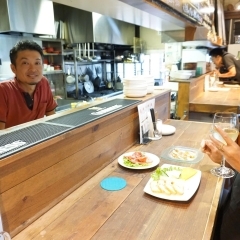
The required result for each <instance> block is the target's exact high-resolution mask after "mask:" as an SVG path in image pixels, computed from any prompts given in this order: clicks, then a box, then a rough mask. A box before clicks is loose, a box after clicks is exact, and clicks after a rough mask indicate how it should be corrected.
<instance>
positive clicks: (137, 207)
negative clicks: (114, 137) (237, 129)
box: [13, 120, 222, 240]
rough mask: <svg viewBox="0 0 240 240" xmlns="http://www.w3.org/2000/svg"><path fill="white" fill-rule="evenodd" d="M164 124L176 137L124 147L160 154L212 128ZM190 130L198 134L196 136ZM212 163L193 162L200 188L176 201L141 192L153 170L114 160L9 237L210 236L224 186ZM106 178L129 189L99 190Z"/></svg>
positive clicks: (191, 143) (194, 142) (195, 142)
mask: <svg viewBox="0 0 240 240" xmlns="http://www.w3.org/2000/svg"><path fill="white" fill-rule="evenodd" d="M167 123H169V124H171V125H174V126H175V127H176V129H177V130H176V133H175V134H174V135H170V136H163V138H162V139H161V140H159V141H153V142H151V143H149V144H148V145H135V146H133V147H131V148H130V149H128V151H134V150H141V151H146V152H151V153H153V154H156V155H158V156H160V154H161V152H162V150H164V149H165V148H167V147H169V146H171V145H175V146H177V145H181V146H188V147H194V148H199V146H200V142H201V140H202V139H203V138H206V137H207V136H208V134H209V132H210V128H211V124H208V123H199V122H190V121H174V120H168V121H167ZM193 132H195V133H197V134H195V135H194V138H193V135H192V134H193ZM164 163H170V164H174V163H173V162H169V161H165V160H163V159H161V161H160V165H162V164H164ZM175 164H176V163H175ZM177 165H180V164H177ZM182 165H183V166H189V165H188V164H182ZM214 165H215V164H214V163H213V162H211V161H210V160H209V158H208V157H207V156H205V157H204V158H203V159H202V160H201V161H200V162H199V163H197V164H192V165H191V167H194V168H196V169H199V170H201V171H202V178H201V182H200V185H199V188H198V190H197V192H196V193H195V194H194V196H193V197H192V198H191V199H190V200H189V201H186V202H178V201H168V200H163V199H160V198H155V197H152V196H150V195H148V194H146V193H144V192H143V189H144V187H145V185H146V183H147V182H148V180H149V178H150V174H151V172H152V171H154V169H155V168H154V169H149V170H131V169H127V168H123V167H121V166H119V165H118V163H117V159H116V160H114V161H113V162H111V163H110V164H109V165H107V166H106V167H105V168H103V169H102V170H101V171H99V172H98V173H96V174H95V175H94V176H92V177H91V178H90V179H89V180H88V181H87V182H85V183H84V184H83V185H81V186H80V187H78V188H77V189H76V190H75V191H74V192H72V193H71V194H70V195H68V196H67V197H66V198H64V199H63V200H62V201H61V202H59V203H58V204H56V205H55V206H54V207H52V208H51V209H50V210H49V211H48V212H46V213H45V214H44V215H42V216H41V217H40V218H39V219H37V220H36V221H35V222H33V223H32V224H31V225H30V226H28V227H27V228H25V229H24V230H23V231H22V232H20V233H19V234H18V235H16V236H15V237H14V238H13V240H23V239H35V240H37V239H48V240H53V239H57V240H66V239H71V240H79V239H84V240H87V239H101V240H103V239H104V240H105V239H106V240H108V239H124V240H125V239H144V240H147V239H151V240H155V239H156V240H159V239H174V240H186V239H197V240H199V239H204V240H209V239H210V238H211V233H212V229H213V225H214V219H215V216H216V210H217V206H218V201H219V196H220V194H221V187H222V179H220V178H217V177H215V176H213V175H211V174H210V172H209V170H210V169H211V168H212V167H213V166H214ZM79 174H81V173H79ZM108 176H118V177H122V178H124V179H126V181H127V187H126V188H124V189H122V190H120V191H116V192H111V191H105V190H103V189H102V188H101V187H100V185H99V184H100V182H101V180H102V179H104V178H105V177H108ZM42 197H44V195H43V196H42Z"/></svg>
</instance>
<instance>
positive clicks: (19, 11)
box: [0, 0, 55, 35]
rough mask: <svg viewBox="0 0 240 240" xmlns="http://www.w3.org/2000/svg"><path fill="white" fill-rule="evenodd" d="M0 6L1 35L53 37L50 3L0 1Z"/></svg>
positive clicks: (38, 0)
mask: <svg viewBox="0 0 240 240" xmlns="http://www.w3.org/2000/svg"><path fill="white" fill-rule="evenodd" d="M0 6H1V7H0V32H1V33H8V32H17V33H20V34H22V33H27V34H29V33H30V34H39V35H41V34H43V35H55V25H54V12H53V2H52V1H48V0H34V1H32V0H18V1H15V0H0ZM23 16H24V17H23Z"/></svg>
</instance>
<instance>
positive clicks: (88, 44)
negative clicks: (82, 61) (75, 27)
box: [87, 43, 92, 62]
mask: <svg viewBox="0 0 240 240" xmlns="http://www.w3.org/2000/svg"><path fill="white" fill-rule="evenodd" d="M87 51H88V61H90V62H92V58H91V56H90V43H87Z"/></svg>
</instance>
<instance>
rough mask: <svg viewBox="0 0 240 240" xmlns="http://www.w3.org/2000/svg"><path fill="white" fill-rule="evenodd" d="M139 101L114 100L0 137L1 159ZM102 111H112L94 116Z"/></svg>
mask: <svg viewBox="0 0 240 240" xmlns="http://www.w3.org/2000/svg"><path fill="white" fill-rule="evenodd" d="M137 102H140V101H139V100H128V99H113V100H111V101H109V102H105V103H101V104H98V105H96V106H94V107H90V108H89V109H84V110H81V111H78V112H74V113H70V114H68V115H65V116H61V117H58V118H54V119H52V120H48V121H46V122H44V123H37V124H35V125H32V126H29V127H25V128H22V129H19V130H16V131H12V132H10V133H6V134H3V135H0V159H2V158H4V157H6V156H8V155H11V154H13V153H16V152H18V151H21V150H23V149H25V148H29V147H30V146H33V145H35V144H37V143H40V142H43V141H45V140H47V139H50V138H53V137H55V136H57V135H59V134H62V133H64V132H67V131H69V130H70V129H73V128H76V127H79V126H83V125H85V124H87V123H89V122H92V121H94V120H96V119H99V118H102V117H104V116H106V115H109V114H111V113H113V112H117V111H119V110H121V109H123V108H126V107H128V106H131V105H134V104H136V103H137ZM112 106H117V108H116V109H110V107H112ZM101 109H104V110H107V109H110V110H111V111H108V112H104V113H103V114H100V115H94V114H92V113H96V112H98V111H100V110H101Z"/></svg>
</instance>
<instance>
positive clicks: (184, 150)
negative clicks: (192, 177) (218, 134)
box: [161, 146, 204, 163]
mask: <svg viewBox="0 0 240 240" xmlns="http://www.w3.org/2000/svg"><path fill="white" fill-rule="evenodd" d="M161 157H162V158H164V159H166V160H169V161H174V162H182V163H183V162H184V163H197V162H199V161H200V160H202V159H203V157H204V154H203V153H202V152H201V151H200V150H198V149H196V148H190V147H183V146H172V147H169V148H167V149H165V150H163V151H162V153H161Z"/></svg>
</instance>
